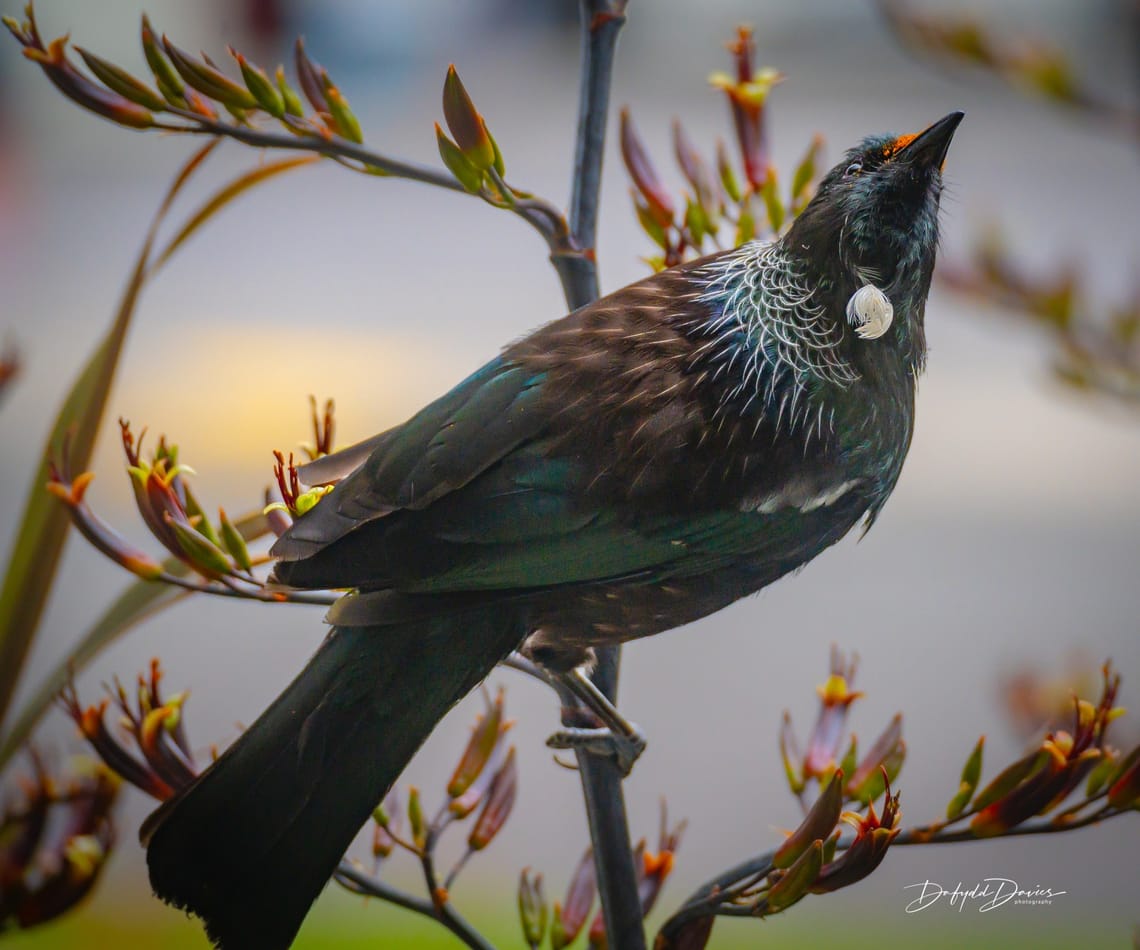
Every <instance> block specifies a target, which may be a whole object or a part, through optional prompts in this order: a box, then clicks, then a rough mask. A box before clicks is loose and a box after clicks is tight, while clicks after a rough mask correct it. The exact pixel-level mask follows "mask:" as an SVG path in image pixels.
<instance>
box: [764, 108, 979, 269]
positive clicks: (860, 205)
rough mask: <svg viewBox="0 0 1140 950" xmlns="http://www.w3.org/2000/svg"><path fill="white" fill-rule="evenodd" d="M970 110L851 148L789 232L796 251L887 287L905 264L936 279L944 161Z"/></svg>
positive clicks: (786, 240)
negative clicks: (909, 132) (913, 132)
mask: <svg viewBox="0 0 1140 950" xmlns="http://www.w3.org/2000/svg"><path fill="white" fill-rule="evenodd" d="M962 116H963V113H961V112H951V113H950V114H949V115H947V116H945V117H944V118H941V119H939V120H938V121H937V122H935V123H934V124H933V125H932V126H930V127H929V128H927V129H925V130H923V131H922V132H919V133H917V134H916V135H901V136H895V135H882V136H874V137H871V138H868V139H864V141H863V142H862V143H860V144H859V145H858V146H856V147H855V148H853V149H851V150H850V151H848V152H847V153H846V154H845V155H844V157H843V161H841V162H840V163H839V164H838V165H836V166H835V167H834V168H833V169H831V171H829V172H828V173H827V174H826V175H825V176H824V177H823V180H822V181H821V182H820V184H819V190H818V191H817V192H816V195H815V197H814V198H813V199H812V200H811V202H810V203H809V204H808V206H807V207H806V208H805V209H804V210H803V212H802V213H801V214H800V216H799V217H798V218H797V219H796V221H795V223H794V224H793V226H792V228H791V230H790V231H789V232H788V234H787V235H786V237H785V238H784V243H785V246H786V247H787V248H788V249H789V250H790V251H791V252H792V253H794V254H796V255H797V256H799V257H801V258H806V259H807V260H809V261H814V262H816V263H817V264H823V265H824V266H825V267H826V268H827V269H828V270H830V269H832V268H833V267H834V266H835V265H838V266H839V267H840V268H841V269H842V270H843V271H846V274H847V276H849V278H850V279H852V280H854V281H855V282H856V285H857V286H858V285H861V284H862V283H873V284H875V285H876V286H879V287H883V288H885V287H886V286H888V285H890V284H892V283H893V282H894V281H895V279H896V277H897V276H899V271H900V269H901V270H904V271H907V272H910V273H912V274H914V275H915V276H916V277H919V279H920V280H922V279H923V278H925V280H926V281H927V282H928V281H929V275H930V271H931V270H932V268H933V266H934V252H935V247H936V245H937V243H938V201H939V197H940V196H941V193H942V165H943V162H944V161H945V158H946V152H947V150H948V149H949V147H950V140H951V139H952V138H953V137H954V130H955V129H956V128H957V127H958V123H959V122H961V121H962Z"/></svg>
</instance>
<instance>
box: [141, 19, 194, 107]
mask: <svg viewBox="0 0 1140 950" xmlns="http://www.w3.org/2000/svg"><path fill="white" fill-rule="evenodd" d="M142 47H143V56H145V57H146V64H147V66H149V67H150V71H151V73H152V74H153V75H154V82H155V85H156V86H158V91H159V92H161V93H162V95H163V98H164V99H166V101H167V102H169V103H170V104H171V105H172V106H178V107H179V108H185V107H186V91H185V87H184V86H183V85H182V80H181V79H180V78H179V77H178V73H177V72H176V71H175V69H174V67H173V66H171V65H170V60H168V59H167V58H166V56H165V55H164V54H163V52H162V49H161V48H160V46H159V44H158V39H157V38H156V37H155V34H154V30H152V29H151V26H150V20H148V19H147V16H146V14H145V13H144V14H143V18H142Z"/></svg>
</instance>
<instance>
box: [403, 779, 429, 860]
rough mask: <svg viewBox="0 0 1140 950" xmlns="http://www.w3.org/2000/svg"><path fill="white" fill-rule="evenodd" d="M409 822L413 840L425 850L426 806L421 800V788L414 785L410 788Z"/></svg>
mask: <svg viewBox="0 0 1140 950" xmlns="http://www.w3.org/2000/svg"><path fill="white" fill-rule="evenodd" d="M408 824H409V825H410V826H411V829H412V841H413V842H414V843H415V845H416V847H417V848H419V849H420V851H423V849H424V846H425V845H426V844H427V821H426V820H425V819H424V808H423V804H422V803H421V802H420V790H419V789H418V788H416V787H415V786H414V785H413V786H412V787H411V788H409V789H408Z"/></svg>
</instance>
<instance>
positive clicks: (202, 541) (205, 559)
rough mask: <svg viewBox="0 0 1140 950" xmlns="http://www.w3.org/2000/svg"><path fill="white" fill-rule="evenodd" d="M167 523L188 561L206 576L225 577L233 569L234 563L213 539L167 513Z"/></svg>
mask: <svg viewBox="0 0 1140 950" xmlns="http://www.w3.org/2000/svg"><path fill="white" fill-rule="evenodd" d="M166 523H167V524H168V525H169V526H170V528H171V530H173V532H174V536H175V538H176V539H177V540H178V546H179V547H180V548H181V549H182V551H183V553H184V554H185V556H186V560H187V562H188V563H189V564H190V565H191V566H192V567H193V568H194V569H195V570H196V571H198V572H199V573H200V574H202V575H203V576H205V577H223V576H225V575H227V574H229V573H230V572H231V571H232V565H231V564H230V561H229V558H227V557H226V555H225V553H224V552H223V551H222V550H221V548H219V547H218V546H217V545H216V544H214V543H213V542H212V541H210V540H208V539H207V538H205V537H203V536H202V534H201V533H199V532H198V531H196V530H195V529H194V528H192V527H190V526H189V525H188V524H186V523H185V522H183V521H179V520H176V519H174V518H171V517H170V515H169V514H167V515H166Z"/></svg>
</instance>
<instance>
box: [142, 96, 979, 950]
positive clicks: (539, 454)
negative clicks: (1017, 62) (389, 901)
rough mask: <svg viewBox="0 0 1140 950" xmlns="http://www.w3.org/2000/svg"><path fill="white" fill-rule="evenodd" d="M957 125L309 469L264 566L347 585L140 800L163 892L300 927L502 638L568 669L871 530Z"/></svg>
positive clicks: (899, 145) (891, 477)
mask: <svg viewBox="0 0 1140 950" xmlns="http://www.w3.org/2000/svg"><path fill="white" fill-rule="evenodd" d="M960 119H961V113H952V114H951V115H949V116H947V117H946V118H944V119H942V120H941V121H940V122H938V123H936V124H935V125H934V126H931V128H930V129H928V130H926V131H925V132H924V133H922V134H920V135H919V136H917V137H903V138H894V137H882V138H875V139H868V140H866V141H865V142H864V143H862V145H860V146H859V147H858V148H855V149H853V150H851V151H850V152H848V153H847V155H846V157H845V158H844V160H843V162H841V163H840V164H839V165H838V166H837V167H836V168H835V169H833V170H832V171H831V172H829V173H828V175H827V176H826V177H825V178H824V179H823V181H822V183H821V185H820V188H819V192H818V194H817V195H816V197H815V198H814V199H813V201H812V202H811V203H810V205H809V206H808V207H807V208H806V209H805V210H804V211H803V213H802V214H801V215H800V217H799V218H798V219H797V220H796V222H795V223H794V225H793V226H792V228H791V230H790V231H789V233H788V234H787V235H786V236H785V237H784V238H782V239H781V240H780V241H779V242H777V243H775V244H771V245H761V244H751V245H746V246H744V247H743V248H740V249H738V250H735V251H728V252H725V253H722V254H717V255H713V256H712V257H708V258H705V259H703V260H700V261H695V262H693V263H691V264H686V265H683V266H680V267H677V268H674V269H672V270H668V271H665V272H663V273H660V274H656V275H654V276H652V277H648V278H646V279H645V280H642V281H640V282H638V283H636V284H633V285H632V286H629V287H626V288H624V289H622V290H619V291H618V292H616V293H614V294H611V295H610V296H608V297H606V298H604V299H602V300H599V301H598V302H597V303H594V304H591V305H590V306H587V307H584V308H582V309H581V310H578V311H576V312H575V313H572V314H570V315H569V316H567V317H565V318H563V319H561V320H558V321H556V322H554V323H552V324H549V325H548V326H545V327H543V328H541V329H539V330H537V331H535V332H534V333H533V334H531V335H530V336H528V337H526V338H525V339H523V340H521V341H519V342H518V343H515V344H513V345H512V346H510V347H508V348H507V349H506V350H504V352H503V353H502V355H501V356H500V357H498V358H497V359H495V360H493V361H492V362H490V363H489V364H487V365H486V366H484V367H483V368H482V369H480V370H478V371H477V372H476V373H474V374H473V375H472V376H470V377H469V378H468V379H466V380H464V381H463V382H462V383H460V384H459V385H458V386H456V387H455V389H453V390H452V391H451V392H449V393H448V394H447V395H445V396H443V397H441V398H440V399H439V400H437V401H436V402H434V403H432V404H431V405H429V406H428V407H427V408H425V409H424V410H422V411H421V412H420V413H418V414H417V415H415V416H414V417H413V418H411V419H410V420H408V422H406V423H404V424H403V425H401V426H398V427H396V428H394V429H391V430H389V431H388V432H385V433H382V434H381V435H379V436H377V437H375V438H374V439H372V440H369V442H368V443H365V444H363V445H362V446H360V447H356V448H354V449H349V450H347V451H346V452H345V453H342V454H341V455H340V456H331V457H329V458H328V459H324V460H321V461H318V462H316V463H314V464H313V465H311V466H309V468H308V470H307V471H306V472H305V473H304V474H305V475H306V477H307V479H308V480H309V481H310V483H313V484H316V483H323V482H332V481H336V480H337V479H339V478H340V477H341V476H345V475H346V476H347V477H344V478H343V480H341V481H339V482H338V484H337V485H336V487H335V489H334V490H333V491H332V492H331V493H330V494H329V495H328V496H326V497H325V498H324V499H323V500H322V501H321V502H320V504H318V505H317V506H316V507H315V508H314V509H313V510H312V511H311V512H310V513H309V514H307V515H306V516H304V517H303V518H301V519H299V520H298V522H297V523H296V525H295V526H294V527H293V528H292V530H291V531H290V532H289V533H288V534H286V535H285V537H283V538H282V539H281V540H280V541H279V542H278V544H277V545H276V547H275V548H274V553H275V554H277V555H278V556H279V558H280V561H279V562H278V565H277V568H276V573H277V577H278V579H279V580H280V581H281V582H282V583H287V584H291V585H295V586H299V587H314V588H321V587H337V588H342V587H351V588H355V592H354V593H351V594H349V595H347V596H346V597H345V598H343V599H342V600H341V601H340V602H339V603H338V604H337V605H336V606H335V607H334V608H333V610H332V612H331V614H330V621H331V622H332V623H333V624H334V629H333V632H332V633H331V634H330V635H329V638H328V640H327V641H326V643H325V645H324V646H322V648H321V649H320V651H318V653H317V655H316V657H314V659H313V661H312V662H311V663H310V665H309V666H308V667H306V669H305V670H304V671H303V672H302V673H301V675H300V676H299V677H298V678H297V680H295V681H294V683H293V684H292V685H291V686H290V687H289V688H288V689H287V690H286V691H285V693H284V694H283V695H282V696H281V697H280V698H279V699H278V700H277V702H276V703H274V705H273V706H272V707H270V709H269V710H268V711H267V712H266V713H265V714H264V715H263V716H262V717H261V718H260V719H259V720H258V721H257V722H256V723H254V725H253V726H252V727H251V728H250V729H249V731H247V732H246V733H245V735H243V736H242V737H241V738H240V739H239V740H238V741H237V742H236V743H235V744H234V745H233V747H232V748H231V749H230V750H229V751H227V752H226V754H225V755H223V756H222V757H221V758H220V759H219V761H218V762H217V763H216V764H215V765H214V766H212V767H211V768H210V769H209V770H208V771H207V772H206V773H205V774H204V775H203V776H202V777H201V778H200V779H199V780H198V781H197V783H195V785H193V786H192V787H191V788H190V789H189V790H188V791H187V792H185V793H184V794H183V795H181V796H180V797H178V798H177V799H175V800H174V801H172V802H170V803H168V804H166V805H164V806H163V807H162V808H161V809H159V811H158V812H156V814H155V815H154V816H152V818H151V820H150V821H149V822H148V824H147V827H146V828H145V829H144V839H145V840H147V841H148V861H149V865H150V873H151V880H152V883H153V885H154V888H155V890H156V892H157V893H158V895H159V896H160V897H162V898H163V899H165V900H167V901H170V902H171V903H174V904H176V905H178V906H181V907H185V908H187V909H189V910H191V911H193V912H194V913H196V914H199V915H200V916H201V917H203V918H204V920H205V921H206V925H207V928H208V930H209V932H210V934H211V936H213V938H214V939H215V940H217V941H218V942H219V944H220V945H223V946H226V947H285V946H287V945H288V944H289V942H290V941H291V939H292V937H293V935H294V934H295V932H296V929H297V928H298V927H299V926H300V924H301V921H302V919H303V918H304V915H305V913H306V912H307V910H308V907H309V905H310V903H311V902H312V900H313V899H314V898H315V897H316V895H317V894H318V893H319V891H320V889H321V887H322V886H323V884H324V883H325V881H326V880H327V879H328V877H329V875H330V874H331V872H332V870H333V868H334V867H335V865H336V862H337V860H338V859H339V857H340V855H341V854H342V852H343V851H344V849H345V848H346V847H347V845H348V843H349V841H350V840H351V838H352V836H353V834H354V832H355V831H356V830H357V829H358V828H359V827H360V825H361V824H362V823H363V822H364V821H365V819H366V818H367V816H368V814H369V812H370V810H371V809H372V807H373V806H374V805H375V803H376V802H377V801H379V799H380V798H381V797H382V796H383V794H384V793H385V791H386V790H387V789H388V788H389V787H390V786H391V784H392V783H393V782H394V781H395V779H396V778H397V776H398V775H399V773H400V771H401V770H402V769H403V767H404V765H405V764H406V763H407V761H408V759H409V758H410V757H411V756H412V754H413V753H414V752H415V749H416V748H417V747H418V746H419V745H420V743H421V742H422V741H423V739H424V738H426V736H427V735H428V733H429V732H430V731H431V729H432V727H433V726H434V724H435V722H436V721H438V719H439V718H440V717H441V716H442V715H443V713H444V712H445V711H446V710H447V709H448V708H449V707H450V706H451V705H452V704H453V703H455V702H456V701H458V700H459V699H460V698H461V697H462V696H463V695H464V694H465V693H466V692H467V691H468V690H470V689H471V688H472V687H473V686H474V685H475V684H476V683H478V682H479V680H481V679H482V678H483V677H484V676H485V675H486V674H487V673H488V672H489V671H490V670H491V669H492V667H493V666H494V665H495V663H497V662H498V661H499V660H500V659H502V658H503V657H504V656H505V655H506V654H507V653H509V652H510V651H511V650H512V649H514V648H516V647H519V646H520V645H523V648H524V649H525V650H527V651H528V652H529V653H530V655H531V656H533V657H534V658H535V659H537V660H538V661H539V662H542V663H544V664H546V665H548V666H550V667H551V668H554V669H566V668H570V667H573V666H574V665H576V664H579V663H581V662H583V661H584V660H585V659H587V658H588V655H589V652H588V651H589V648H590V647H593V646H596V645H599V644H608V643H614V642H618V641H623V640H628V639H631V638H634V637H640V636H646V635H649V634H653V633H658V632H660V631H663V630H667V629H670V628H673V627H676V626H680V625H682V624H684V623H688V622H689V621H691V620H695V619H697V618H699V617H703V616H705V615H707V614H709V613H711V612H713V611H715V610H718V609H720V608H721V607H723V606H725V605H727V604H729V603H731V602H732V601H734V600H736V599H738V598H740V597H742V596H744V595H746V594H749V593H752V592H754V591H757V590H759V589H760V588H762V587H764V586H765V585H767V584H769V583H771V582H772V581H774V580H776V579H777V578H779V577H781V576H782V575H784V574H786V573H788V572H789V571H792V570H795V569H796V568H798V567H800V566H801V565H803V564H805V563H806V562H807V561H809V560H810V559H811V558H813V557H814V556H815V555H816V554H818V553H819V552H820V551H822V550H823V549H824V548H826V547H827V546H829V545H831V544H833V543H834V542H836V541H837V540H839V539H840V538H841V537H843V535H845V534H846V533H847V532H848V531H849V530H850V529H851V528H852V527H853V526H854V525H855V524H857V523H858V522H859V521H860V520H861V519H864V518H866V519H867V522H868V523H870V521H871V520H873V519H874V517H875V515H876V514H877V513H878V511H879V509H880V508H881V507H882V505H883V503H884V502H885V501H886V498H887V496H888V495H889V494H890V492H891V490H892V489H893V488H894V485H895V482H896V480H897V479H898V476H899V472H900V470H901V468H902V464H903V460H904V458H905V456H906V452H907V449H908V447H909V445H910V439H911V433H912V431H913V422H914V387H915V380H916V377H917V375H918V373H919V372H920V371H921V369H922V367H923V362H924V359H925V352H926V346H925V334H924V331H923V311H924V308H925V302H926V295H927V292H928V290H929V287H930V278H931V273H932V270H933V267H934V256H935V248H936V245H937V234H938V220H937V215H938V201H939V194H940V191H941V174H940V170H941V164H942V161H943V159H944V157H945V154H946V149H947V148H948V146H949V142H950V138H951V136H952V135H953V132H954V129H955V128H956V127H957V124H958V122H959V121H960ZM865 285H871V289H869V290H867V291H865V292H864V296H863V297H860V298H854V295H855V293H856V291H858V290H859V289H860V288H861V287H864V286H865ZM524 641H525V644H524Z"/></svg>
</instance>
